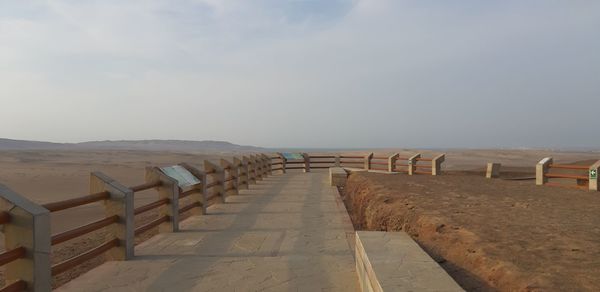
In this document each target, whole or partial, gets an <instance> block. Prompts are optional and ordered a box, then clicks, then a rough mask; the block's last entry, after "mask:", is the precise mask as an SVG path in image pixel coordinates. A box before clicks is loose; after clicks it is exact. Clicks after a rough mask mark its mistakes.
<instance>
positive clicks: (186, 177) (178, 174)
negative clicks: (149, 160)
mask: <svg viewBox="0 0 600 292" xmlns="http://www.w3.org/2000/svg"><path fill="white" fill-rule="evenodd" d="M160 170H161V171H162V172H163V173H164V174H166V175H167V176H169V177H171V178H174V179H176V180H177V184H178V185H179V187H189V186H193V185H195V184H199V183H200V180H198V178H197V177H195V176H194V175H193V174H191V173H190V172H189V171H188V170H187V169H185V168H184V167H182V166H179V165H173V166H166V167H161V168H160Z"/></svg>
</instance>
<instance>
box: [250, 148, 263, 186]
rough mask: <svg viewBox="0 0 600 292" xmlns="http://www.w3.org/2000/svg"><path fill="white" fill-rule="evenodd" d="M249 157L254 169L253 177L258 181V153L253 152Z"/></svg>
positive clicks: (260, 178)
mask: <svg viewBox="0 0 600 292" xmlns="http://www.w3.org/2000/svg"><path fill="white" fill-rule="evenodd" d="M250 158H251V159H252V166H253V169H254V178H255V179H256V180H257V181H259V180H262V179H263V178H262V165H261V163H260V158H259V157H258V155H256V154H253V155H251V156H250Z"/></svg>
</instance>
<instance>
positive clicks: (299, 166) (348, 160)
mask: <svg viewBox="0 0 600 292" xmlns="http://www.w3.org/2000/svg"><path fill="white" fill-rule="evenodd" d="M302 157H303V158H302V159H289V160H288V159H286V158H285V157H284V156H283V155H282V154H278V155H277V156H271V164H272V165H273V169H272V170H273V171H281V172H283V173H285V172H286V170H294V169H295V170H303V171H305V172H308V171H310V170H311V169H325V168H330V167H335V166H337V167H345V168H350V169H352V168H354V169H366V170H378V171H386V172H404V173H407V174H409V175H415V174H427V175H440V174H441V171H442V163H443V162H444V159H445V155H444V154H440V155H437V156H434V157H429V158H425V157H422V156H421V154H420V153H416V154H413V155H410V156H400V154H398V153H395V154H392V155H389V156H386V155H381V154H379V155H375V154H374V153H367V154H365V155H357V154H335V155H332V154H325V155H316V154H308V153H302Z"/></svg>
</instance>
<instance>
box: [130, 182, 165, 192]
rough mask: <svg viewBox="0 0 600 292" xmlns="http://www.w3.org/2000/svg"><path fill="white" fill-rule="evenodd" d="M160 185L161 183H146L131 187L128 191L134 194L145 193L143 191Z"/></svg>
mask: <svg viewBox="0 0 600 292" xmlns="http://www.w3.org/2000/svg"><path fill="white" fill-rule="evenodd" d="M161 185H162V182H160V181H155V182H147V183H143V184H141V185H137V186H133V187H130V188H129V189H130V190H132V191H133V192H134V193H137V192H141V191H145V190H148V189H151V188H155V187H160V186H161Z"/></svg>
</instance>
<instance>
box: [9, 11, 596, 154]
mask: <svg viewBox="0 0 600 292" xmlns="http://www.w3.org/2000/svg"><path fill="white" fill-rule="evenodd" d="M0 101H1V103H0V137H4V138H13V139H30V140H46V141H55V142H78V141H86V140H105V139H185V140H209V139H210V140H226V141H231V142H234V143H239V144H251V145H258V146H273V147H307V146H308V147H433V148H441V147H471V148H476V147H596V148H600V130H599V129H598V127H599V126H600V125H599V121H598V116H599V113H600V1H597V0H589V1H577V0H562V1H551V0H539V1H527V0H518V1H480V0H473V1H447V0H443V1H442V0H440V1H417V0H415V1H401V0H389V1H386V0H356V1H352V0H348V1H346V0H335V1H325V0H261V1H250V0H232V1H227V0H188V1H166V0H165V1H159V0H151V1H121V0H115V1H107V0H101V1H59V0H56V1H9V0H0Z"/></svg>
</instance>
